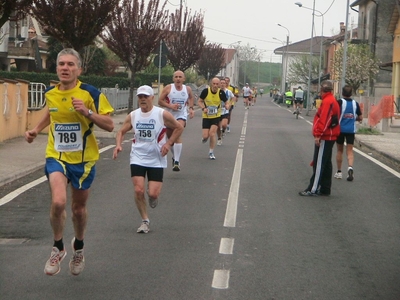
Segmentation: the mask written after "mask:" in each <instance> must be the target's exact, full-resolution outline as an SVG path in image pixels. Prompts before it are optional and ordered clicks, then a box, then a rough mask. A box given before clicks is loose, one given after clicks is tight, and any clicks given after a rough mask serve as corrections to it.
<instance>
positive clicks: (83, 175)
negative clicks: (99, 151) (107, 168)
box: [44, 158, 96, 190]
mask: <svg viewBox="0 0 400 300" xmlns="http://www.w3.org/2000/svg"><path fill="white" fill-rule="evenodd" d="M95 163H96V162H95V161H88V162H84V163H80V164H69V163H66V162H64V161H61V160H58V159H55V158H46V165H45V166H44V172H45V174H46V176H47V178H49V175H50V174H51V173H53V172H61V173H63V174H64V175H65V177H67V179H68V182H71V185H72V186H73V187H74V188H76V189H78V190H87V189H89V188H90V186H91V184H92V182H93V180H94V176H95V175H96V165H95Z"/></svg>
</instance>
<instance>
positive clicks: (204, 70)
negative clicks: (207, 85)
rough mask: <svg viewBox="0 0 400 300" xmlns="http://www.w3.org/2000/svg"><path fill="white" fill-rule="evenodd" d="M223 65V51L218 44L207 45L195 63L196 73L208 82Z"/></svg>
mask: <svg viewBox="0 0 400 300" xmlns="http://www.w3.org/2000/svg"><path fill="white" fill-rule="evenodd" d="M224 64H225V49H223V48H222V47H221V45H220V44H216V43H211V44H207V45H206V46H205V47H204V49H203V51H202V53H201V56H200V59H199V60H198V61H197V72H198V73H199V75H202V76H204V77H205V78H207V80H209V79H210V78H213V77H214V76H216V75H217V74H218V73H219V71H221V69H222V68H223V67H224Z"/></svg>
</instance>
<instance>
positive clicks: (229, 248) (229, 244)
mask: <svg viewBox="0 0 400 300" xmlns="http://www.w3.org/2000/svg"><path fill="white" fill-rule="evenodd" d="M234 243H235V239H233V238H222V239H221V243H220V244H219V253H220V254H232V253H233V244H234Z"/></svg>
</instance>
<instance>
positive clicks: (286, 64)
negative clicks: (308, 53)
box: [277, 23, 290, 92]
mask: <svg viewBox="0 0 400 300" xmlns="http://www.w3.org/2000/svg"><path fill="white" fill-rule="evenodd" d="M277 25H278V26H280V27H282V28H285V29H286V31H287V36H286V51H285V73H284V78H283V92H285V91H286V76H287V66H288V60H289V55H288V53H289V52H288V47H289V36H290V31H289V29H288V28H287V27H285V26H283V25H282V24H279V23H278V24H277Z"/></svg>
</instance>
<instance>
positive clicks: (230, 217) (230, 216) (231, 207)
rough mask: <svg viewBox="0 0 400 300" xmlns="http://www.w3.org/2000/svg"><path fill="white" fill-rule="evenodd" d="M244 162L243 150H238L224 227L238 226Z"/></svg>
mask: <svg viewBox="0 0 400 300" xmlns="http://www.w3.org/2000/svg"><path fill="white" fill-rule="evenodd" d="M242 160H243V149H238V150H237V154H236V162H235V168H234V171H233V175H232V181H231V187H230V189H229V196H228V204H227V206H226V212H225V221H224V227H235V226H236V214H237V204H238V197H239V186H240V173H241V171H242Z"/></svg>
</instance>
